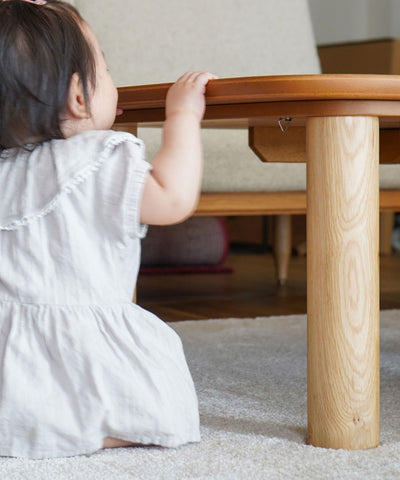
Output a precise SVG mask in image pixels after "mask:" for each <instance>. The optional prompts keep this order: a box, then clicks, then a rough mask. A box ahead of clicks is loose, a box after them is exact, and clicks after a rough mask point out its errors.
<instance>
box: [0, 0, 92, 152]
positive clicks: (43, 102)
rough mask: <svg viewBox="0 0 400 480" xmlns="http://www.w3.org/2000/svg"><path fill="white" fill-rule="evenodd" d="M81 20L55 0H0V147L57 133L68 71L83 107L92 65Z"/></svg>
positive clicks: (90, 81)
mask: <svg viewBox="0 0 400 480" xmlns="http://www.w3.org/2000/svg"><path fill="white" fill-rule="evenodd" d="M83 24H84V20H83V19H82V17H81V16H80V15H79V13H78V11H77V10H76V9H75V8H74V7H72V6H71V5H69V4H68V3H65V2H62V1H59V0H48V1H47V3H46V4H44V5H38V4H33V3H30V2H25V1H23V0H7V1H2V0H0V151H1V150H3V149H6V148H11V147H23V146H25V145H26V144H28V143H29V144H31V143H33V144H36V143H41V142H44V141H47V140H51V139H53V138H63V134H62V131H61V121H62V115H63V113H64V112H65V108H66V102H67V98H68V92H69V86H70V81H71V77H72V75H73V74H74V73H77V74H78V75H79V77H80V79H81V82H82V87H83V93H84V100H85V103H86V107H87V108H88V109H89V92H90V90H91V89H92V88H95V79H96V67H95V57H94V52H93V51H92V48H91V46H90V44H89V42H88V41H87V39H86V37H85V35H84V34H83V32H82V26H83Z"/></svg>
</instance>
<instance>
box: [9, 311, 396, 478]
mask: <svg viewBox="0 0 400 480" xmlns="http://www.w3.org/2000/svg"><path fill="white" fill-rule="evenodd" d="M171 325H172V327H173V328H174V329H175V330H176V331H177V332H178V333H179V334H180V335H181V338H182V340H183V343H184V347H185V351H186V355H187V358H188V362H189V366H190V368H191V371H192V374H193V378H194V381H195V384H196V388H197V392H198V395H199V403H200V412H201V423H202V441H201V442H200V443H198V444H191V445H187V446H184V447H181V448H179V449H170V450H169V449H161V448H154V447H147V448H121V449H110V450H103V451H100V452H98V453H96V454H94V455H92V456H90V457H86V456H82V457H73V458H67V459H56V460H36V461H32V460H22V459H13V458H3V459H0V478H1V479H2V480H8V479H10V480H20V479H21V480H22V479H27V480H28V479H29V480H38V479H41V480H42V479H43V480H47V479H49V480H50V479H51V480H58V479H74V480H75V479H78V480H79V479H85V480H102V479H104V480H105V479H107V480H114V479H119V480H128V479H143V480H152V479H163V480H164V479H165V480H175V479H176V480H183V479H199V480H200V479H218V480H219V479H221V480H234V479H245V480H255V479H260V480H261V479H263V480H264V479H273V480H280V479H285V480H287V479H296V480H299V479H300V480H301V479H307V480H309V479H318V480H324V479H340V480H344V479H352V480H355V479H360V480H361V479H363V480H372V479H374V480H377V479H385V480H391V479H399V478H400V414H399V411H400V409H399V399H400V311H383V312H381V445H380V446H379V447H378V448H376V449H372V450H366V451H344V450H325V449H320V448H314V447H311V446H308V445H306V444H305V435H306V424H307V418H306V317H305V316H304V315H300V316H290V317H269V318H256V319H228V320H206V321H193V322H192V321H190V322H179V323H174V324H171Z"/></svg>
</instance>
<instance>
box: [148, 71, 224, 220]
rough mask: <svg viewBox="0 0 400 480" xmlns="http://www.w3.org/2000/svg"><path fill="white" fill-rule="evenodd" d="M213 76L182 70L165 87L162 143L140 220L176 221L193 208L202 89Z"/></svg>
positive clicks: (197, 189)
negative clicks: (181, 73) (179, 74)
mask: <svg viewBox="0 0 400 480" xmlns="http://www.w3.org/2000/svg"><path fill="white" fill-rule="evenodd" d="M214 78H216V77H215V76H214V75H212V74H211V73H205V72H200V73H199V72H197V73H186V74H185V75H183V76H182V77H181V78H180V79H179V80H178V81H177V82H176V83H174V85H173V86H172V87H171V88H170V89H169V91H168V95H167V100H166V120H165V122H164V127H163V140H162V145H161V148H160V150H159V152H158V153H157V155H156V156H155V158H154V160H153V170H152V171H151V173H150V175H149V177H148V179H147V181H146V184H145V186H144V191H143V197H142V206H141V211H140V220H141V222H142V223H147V224H150V225H168V224H172V223H177V222H180V221H183V220H184V219H185V218H187V217H189V216H190V215H191V213H193V210H194V209H195V208H196V205H197V201H198V197H199V193H200V187H201V177H202V146H201V137H200V122H201V120H202V118H203V115H204V110H205V98H204V93H205V89H206V84H207V82H208V81H209V80H210V79H214Z"/></svg>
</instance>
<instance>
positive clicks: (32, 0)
mask: <svg viewBox="0 0 400 480" xmlns="http://www.w3.org/2000/svg"><path fill="white" fill-rule="evenodd" d="M10 1H12V0H3V2H10ZM22 1H23V2H27V3H33V4H34V5H46V3H47V1H46V0H22Z"/></svg>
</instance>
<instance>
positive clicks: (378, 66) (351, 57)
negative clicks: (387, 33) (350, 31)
mask: <svg viewBox="0 0 400 480" xmlns="http://www.w3.org/2000/svg"><path fill="white" fill-rule="evenodd" d="M318 54H319V58H320V61H321V69H322V73H371V74H395V75H397V74H400V40H396V39H381V40H369V41H365V42H351V43H341V44H332V45H322V46H320V47H318Z"/></svg>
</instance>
